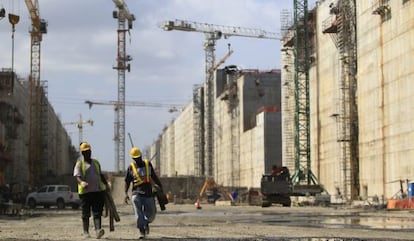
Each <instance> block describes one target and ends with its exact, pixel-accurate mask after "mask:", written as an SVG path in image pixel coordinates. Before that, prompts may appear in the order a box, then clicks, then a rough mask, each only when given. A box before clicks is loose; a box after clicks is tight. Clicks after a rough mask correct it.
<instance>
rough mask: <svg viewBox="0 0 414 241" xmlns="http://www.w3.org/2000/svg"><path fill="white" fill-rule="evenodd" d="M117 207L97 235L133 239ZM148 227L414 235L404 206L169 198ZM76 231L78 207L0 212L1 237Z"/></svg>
mask: <svg viewBox="0 0 414 241" xmlns="http://www.w3.org/2000/svg"><path fill="white" fill-rule="evenodd" d="M117 208H118V212H119V215H120V218H121V221H120V222H116V223H115V231H113V232H109V218H104V219H103V228H104V229H105V231H106V234H105V236H104V237H103V238H102V240H137V238H138V232H137V229H136V228H135V218H134V216H133V212H132V207H131V206H130V205H124V204H121V205H117ZM91 226H92V223H91ZM150 227H151V233H150V235H149V236H148V237H147V239H149V240H257V241H259V240H263V241H264V240H301V241H302V240H303V241H305V240H307V241H311V240H312V241H314V240H315V241H316V240H335V241H340V240H414V214H413V213H412V212H410V211H407V210H405V211H386V210H375V209H355V208H345V207H328V208H326V207H325V208H323V207H288V208H286V207H276V206H272V207H268V208H262V207H260V206H214V205H213V204H202V205H201V209H197V208H196V207H195V206H194V205H175V204H168V205H167V210H165V211H163V212H158V213H157V217H156V219H155V221H154V222H153V223H152V224H151V226H150ZM81 233H82V227H81V219H80V210H71V209H65V210H57V209H55V208H50V209H43V208H39V209H35V210H29V211H25V212H24V213H23V215H20V216H7V215H2V216H0V240H7V241H12V240H13V241H20V240H48V241H51V240H82V236H81ZM90 240H95V238H90Z"/></svg>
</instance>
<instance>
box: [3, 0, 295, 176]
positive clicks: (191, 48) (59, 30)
mask: <svg viewBox="0 0 414 241" xmlns="http://www.w3.org/2000/svg"><path fill="white" fill-rule="evenodd" d="M125 2H126V3H127V5H128V8H129V10H130V12H131V13H133V14H134V15H135V17H136V21H135V22H134V27H133V29H132V30H131V31H130V35H127V46H126V48H127V54H128V55H131V56H132V58H133V60H132V61H131V63H130V64H131V72H129V73H128V72H127V73H126V84H125V86H126V93H125V96H126V101H142V102H149V103H154V102H155V103H173V104H181V105H186V104H188V103H189V102H190V101H191V98H192V89H193V85H196V84H202V83H203V82H204V79H205V75H204V66H205V65H204V50H203V41H204V34H202V33H188V32H182V31H170V32H167V31H164V30H162V29H160V28H159V27H158V26H159V24H160V23H161V22H163V21H166V20H174V19H183V20H188V21H196V22H202V23H211V24H217V25H228V26H239V27H246V28H257V29H263V30H266V31H270V32H280V13H281V11H282V10H283V9H288V10H290V11H292V9H293V1H286V0H209V1H205V0H125ZM0 7H4V8H5V9H6V13H13V14H17V15H19V16H20V22H19V23H18V24H17V25H16V32H15V36H14V38H15V42H14V45H15V51H14V55H15V57H14V59H15V61H14V67H15V71H16V72H17V74H18V75H20V76H22V77H26V76H28V74H29V72H30V34H29V33H28V30H29V28H30V18H29V14H28V10H27V7H26V5H25V3H24V1H23V0H0ZM39 9H40V16H41V17H42V18H44V19H45V20H46V21H47V22H48V33H47V34H46V35H44V36H43V41H42V49H41V79H42V80H47V81H48V96H49V101H50V102H51V104H52V106H53V108H54V110H55V112H56V113H57V114H58V115H59V116H60V119H61V121H62V122H64V123H65V122H76V121H78V120H79V116H80V115H82V118H83V119H84V120H89V119H92V120H93V121H94V124H93V126H91V125H89V124H85V125H84V128H83V139H84V140H86V141H88V142H90V144H91V145H92V149H93V153H92V154H93V156H95V157H96V158H98V159H99V160H100V161H101V163H102V167H103V169H104V170H107V171H112V170H114V169H115V168H114V167H115V161H114V141H113V136H114V110H113V107H112V106H109V105H98V106H93V107H92V108H91V109H89V107H88V106H87V105H86V104H84V101H85V100H101V101H109V100H116V99H117V93H118V82H117V81H118V74H117V71H116V70H114V69H112V67H113V66H114V65H115V60H116V54H117V32H116V31H117V28H118V22H117V20H116V19H114V18H112V11H114V10H116V8H115V4H114V3H113V1H112V0H70V1H63V0H39ZM0 39H1V44H0V53H1V54H0V68H10V67H11V59H12V58H11V56H12V51H11V49H12V48H11V46H12V39H11V24H10V23H9V22H8V19H7V17H6V18H4V19H2V20H0ZM228 44H231V48H232V49H233V50H234V53H233V55H232V56H231V57H230V58H229V59H228V60H227V61H226V63H225V64H223V65H222V67H224V66H226V65H230V64H235V65H238V66H240V67H241V68H246V69H261V70H270V69H278V68H280V42H279V41H276V40H266V39H254V38H243V37H231V38H229V39H221V40H218V42H217V45H216V52H215V53H216V60H219V59H220V58H221V57H222V56H224V55H225V54H226V53H227V48H228V46H227V45H228ZM177 115H178V113H169V112H168V111H167V109H164V108H154V107H128V106H127V107H126V124H125V135H126V140H125V146H126V155H125V159H126V163H128V162H129V155H128V153H129V149H130V143H129V139H128V134H127V133H130V134H131V136H132V138H133V141H134V144H135V145H136V146H138V147H140V148H145V147H146V146H148V145H150V144H151V143H152V142H153V141H154V140H156V139H157V137H158V135H159V134H160V133H161V132H162V129H163V128H164V127H165V126H166V125H168V124H169V123H170V122H171V121H172V120H173V119H174V117H176V116H177ZM66 129H67V130H68V132H69V133H70V136H71V138H72V141H73V143H74V144H75V145H77V143H78V138H79V132H78V128H77V127H76V126H75V125H66Z"/></svg>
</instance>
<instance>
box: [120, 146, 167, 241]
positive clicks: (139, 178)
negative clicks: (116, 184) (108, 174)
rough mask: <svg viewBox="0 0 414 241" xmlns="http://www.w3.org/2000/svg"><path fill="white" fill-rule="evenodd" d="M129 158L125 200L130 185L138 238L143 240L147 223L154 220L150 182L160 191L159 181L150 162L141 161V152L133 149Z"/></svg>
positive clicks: (147, 230) (147, 229) (147, 232)
mask: <svg viewBox="0 0 414 241" xmlns="http://www.w3.org/2000/svg"><path fill="white" fill-rule="evenodd" d="M130 156H131V157H132V159H133V160H134V161H133V162H131V164H130V165H129V167H128V169H127V172H126V175H125V195H126V196H125V200H126V201H127V200H128V199H129V196H128V190H129V186H130V184H131V183H132V197H131V201H132V206H133V208H134V212H135V217H136V219H137V228H138V229H139V238H140V239H144V238H145V236H146V235H147V234H149V223H151V222H152V221H153V220H154V218H155V213H156V207H155V199H154V195H153V192H152V188H153V187H152V182H154V183H155V184H156V185H158V188H159V189H160V190H161V191H162V184H161V181H160V179H159V178H158V176H157V174H156V173H155V171H154V168H153V167H152V164H151V162H149V161H148V160H143V159H142V154H141V151H140V150H139V149H138V148H137V147H133V148H132V149H131V151H130Z"/></svg>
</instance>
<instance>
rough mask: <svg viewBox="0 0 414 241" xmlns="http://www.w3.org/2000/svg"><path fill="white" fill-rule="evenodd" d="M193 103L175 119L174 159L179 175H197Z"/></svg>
mask: <svg viewBox="0 0 414 241" xmlns="http://www.w3.org/2000/svg"><path fill="white" fill-rule="evenodd" d="M193 112H194V110H193V103H192V102H191V103H190V104H189V105H187V106H186V107H185V108H184V110H183V111H182V112H181V113H180V115H179V116H178V117H177V118H176V119H175V121H174V124H173V128H174V133H175V135H174V137H175V139H174V148H175V150H174V153H175V155H174V159H175V170H176V172H177V174H178V175H184V176H191V175H195V164H196V163H195V159H194V123H193V120H194V117H193Z"/></svg>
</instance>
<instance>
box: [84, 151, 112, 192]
mask: <svg viewBox="0 0 414 241" xmlns="http://www.w3.org/2000/svg"><path fill="white" fill-rule="evenodd" d="M78 162H80V165H81V172H82V178H85V175H86V164H85V160H83V159H82V160H79V161H78ZM92 162H93V164H94V165H95V169H96V174H97V175H98V182H99V189H100V190H101V191H104V190H105V189H106V185H105V184H104V183H103V182H102V180H101V169H100V168H99V163H98V161H97V160H95V159H92ZM91 165H92V163H91ZM78 193H79V194H84V193H85V188H84V187H82V186H81V185H80V183H78Z"/></svg>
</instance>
